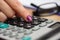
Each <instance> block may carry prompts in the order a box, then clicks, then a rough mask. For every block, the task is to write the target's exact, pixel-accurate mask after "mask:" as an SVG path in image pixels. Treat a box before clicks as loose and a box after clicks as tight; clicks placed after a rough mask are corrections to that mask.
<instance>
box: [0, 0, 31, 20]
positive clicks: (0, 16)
mask: <svg viewBox="0 0 60 40" xmlns="http://www.w3.org/2000/svg"><path fill="white" fill-rule="evenodd" d="M17 15H18V16H19V17H22V18H23V19H24V20H26V21H32V14H31V13H29V12H28V10H26V9H25V8H24V7H23V6H22V4H21V3H20V2H18V0H0V21H5V20H6V19H7V18H13V17H14V16H17Z"/></svg>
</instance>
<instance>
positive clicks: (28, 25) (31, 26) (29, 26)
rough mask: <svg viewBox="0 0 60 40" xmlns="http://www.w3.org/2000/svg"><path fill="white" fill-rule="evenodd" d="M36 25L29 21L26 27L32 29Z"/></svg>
mask: <svg viewBox="0 0 60 40" xmlns="http://www.w3.org/2000/svg"><path fill="white" fill-rule="evenodd" d="M33 27H34V26H33V25H32V24H31V23H27V24H25V25H24V28H25V29H31V28H33Z"/></svg>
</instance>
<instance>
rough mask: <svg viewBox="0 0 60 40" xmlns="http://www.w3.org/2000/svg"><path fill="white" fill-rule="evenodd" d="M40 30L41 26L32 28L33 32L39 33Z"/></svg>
mask: <svg viewBox="0 0 60 40" xmlns="http://www.w3.org/2000/svg"><path fill="white" fill-rule="evenodd" d="M39 29H40V27H39V25H38V26H35V27H33V28H32V30H33V31H37V30H39Z"/></svg>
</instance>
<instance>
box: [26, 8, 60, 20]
mask: <svg viewBox="0 0 60 40" xmlns="http://www.w3.org/2000/svg"><path fill="white" fill-rule="evenodd" d="M27 10H29V12H30V13H32V12H33V10H31V9H27ZM42 18H46V19H52V20H55V21H60V16H58V15H52V16H46V17H42Z"/></svg>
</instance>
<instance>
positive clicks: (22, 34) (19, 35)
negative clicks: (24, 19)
mask: <svg viewBox="0 0 60 40" xmlns="http://www.w3.org/2000/svg"><path fill="white" fill-rule="evenodd" d="M22 37H24V33H20V34H19V33H17V34H16V35H15V38H16V40H18V39H21V38H22Z"/></svg>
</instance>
